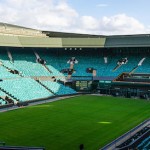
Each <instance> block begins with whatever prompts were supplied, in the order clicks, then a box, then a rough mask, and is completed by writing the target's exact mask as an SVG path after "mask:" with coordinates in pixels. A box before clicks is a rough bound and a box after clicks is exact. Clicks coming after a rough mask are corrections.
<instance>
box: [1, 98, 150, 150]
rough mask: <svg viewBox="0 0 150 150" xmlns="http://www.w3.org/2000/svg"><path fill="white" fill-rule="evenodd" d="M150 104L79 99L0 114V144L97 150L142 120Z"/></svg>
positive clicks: (64, 149)
mask: <svg viewBox="0 0 150 150" xmlns="http://www.w3.org/2000/svg"><path fill="white" fill-rule="evenodd" d="M148 118H150V102H148V101H145V100H135V99H124V98H115V97H100V96H89V95H87V96H79V97H75V98H70V99H66V100H62V101H56V102H53V103H48V104H43V105H37V106H31V107H27V108H23V109H19V110H14V111H10V112H5V113H0V141H5V142H6V144H8V145H20V146H44V147H46V149H47V150H59V149H61V150H77V149H78V147H79V144H81V143H83V144H84V145H85V148H86V149H87V150H98V149H99V148H100V147H102V146H104V145H105V144H107V143H109V142H110V141H112V140H113V139H115V138H117V137H118V136H120V135H122V134H123V133H125V132H126V131H128V130H130V129H131V128H133V127H134V126H136V125H138V124H139V123H141V122H142V121H144V120H145V119H148Z"/></svg>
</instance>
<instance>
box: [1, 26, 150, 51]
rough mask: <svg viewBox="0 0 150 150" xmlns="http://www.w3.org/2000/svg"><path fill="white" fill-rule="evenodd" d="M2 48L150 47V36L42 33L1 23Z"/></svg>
mask: <svg viewBox="0 0 150 150" xmlns="http://www.w3.org/2000/svg"><path fill="white" fill-rule="evenodd" d="M0 46H12V47H49V48H54V47H58V48H67V47H76V48H78V47H81V48H82V47H87V48H90V47H91V48H93V47H95V48H116V47H150V34H138V35H111V36H106V35H92V34H79V33H65V32H54V31H40V30H36V29H31V28H26V27H21V26H17V25H12V24H7V23H0Z"/></svg>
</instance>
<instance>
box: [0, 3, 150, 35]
mask: <svg viewBox="0 0 150 150" xmlns="http://www.w3.org/2000/svg"><path fill="white" fill-rule="evenodd" d="M98 6H99V7H106V6H107V4H99V5H98ZM0 14H1V15H0V20H1V22H6V23H11V24H17V25H20V26H26V27H31V28H36V29H41V30H49V31H61V32H76V33H77V32H78V33H88V34H106V35H110V34H111V35H112V34H140V33H141V34H144V33H148V32H149V31H150V27H146V26H144V24H142V23H141V22H139V21H138V20H137V19H135V18H133V17H131V16H128V15H126V14H124V13H123V14H116V15H113V16H109V17H108V16H104V17H102V18H96V17H93V16H88V15H84V16H82V15H80V14H79V12H77V11H76V10H75V9H74V8H72V7H71V6H70V5H69V4H68V2H67V0H2V1H1V2H0Z"/></svg>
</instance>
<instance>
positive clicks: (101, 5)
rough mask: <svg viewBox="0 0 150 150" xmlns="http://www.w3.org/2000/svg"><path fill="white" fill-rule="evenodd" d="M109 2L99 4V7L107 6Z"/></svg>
mask: <svg viewBox="0 0 150 150" xmlns="http://www.w3.org/2000/svg"><path fill="white" fill-rule="evenodd" d="M107 6H108V4H97V7H107Z"/></svg>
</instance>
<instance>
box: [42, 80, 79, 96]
mask: <svg viewBox="0 0 150 150" xmlns="http://www.w3.org/2000/svg"><path fill="white" fill-rule="evenodd" d="M42 83H43V84H44V85H45V86H46V87H48V88H49V89H50V90H52V92H54V93H55V94H57V95H66V94H75V93H76V91H75V90H73V89H71V88H69V87H66V86H64V85H62V84H60V83H57V82H51V81H42Z"/></svg>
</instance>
